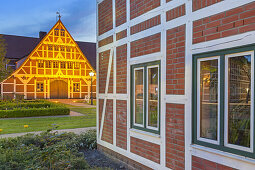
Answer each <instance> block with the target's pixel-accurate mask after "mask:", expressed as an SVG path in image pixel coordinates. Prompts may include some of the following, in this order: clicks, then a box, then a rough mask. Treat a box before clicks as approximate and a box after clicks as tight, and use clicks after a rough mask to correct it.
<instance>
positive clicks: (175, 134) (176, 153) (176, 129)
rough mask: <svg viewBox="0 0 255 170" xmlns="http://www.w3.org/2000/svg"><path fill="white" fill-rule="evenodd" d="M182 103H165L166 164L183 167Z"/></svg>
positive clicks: (170, 166)
mask: <svg viewBox="0 0 255 170" xmlns="http://www.w3.org/2000/svg"><path fill="white" fill-rule="evenodd" d="M184 138H185V134H184V105H183V104H170V103H167V104H166V166H167V167H168V168H171V169H184V168H185V167H184V165H185V159H184V158H185V143H184V140H185V139H184Z"/></svg>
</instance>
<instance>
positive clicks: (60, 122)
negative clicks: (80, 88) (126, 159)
mask: <svg viewBox="0 0 255 170" xmlns="http://www.w3.org/2000/svg"><path fill="white" fill-rule="evenodd" d="M66 106H67V107H69V108H70V110H72V111H75V112H79V113H82V114H84V116H73V117H45V118H43V117H42V118H20V119H1V120H0V129H3V131H2V132H0V134H9V133H21V132H33V131H45V130H48V129H50V128H52V125H53V124H56V125H57V126H58V128H57V129H74V128H84V127H94V126H96V108H83V107H79V106H72V105H66ZM24 125H28V126H29V127H28V128H24Z"/></svg>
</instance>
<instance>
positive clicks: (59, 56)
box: [1, 20, 96, 99]
mask: <svg viewBox="0 0 255 170" xmlns="http://www.w3.org/2000/svg"><path fill="white" fill-rule="evenodd" d="M7 50H8V49H7ZM90 72H94V73H95V69H94V68H93V67H92V65H91V64H90V62H89V60H88V59H87V58H86V56H85V55H84V53H83V52H82V50H81V49H80V47H79V46H78V44H77V43H76V42H75V41H74V39H73V38H72V36H71V35H70V33H69V32H68V31H67V29H66V28H65V26H64V25H63V23H62V22H61V20H58V22H57V23H56V24H55V25H54V26H53V28H52V29H51V30H50V31H49V32H48V34H46V35H45V36H44V37H43V38H42V37H41V39H40V42H39V43H38V45H37V46H36V47H35V48H34V49H33V50H32V52H31V53H30V54H29V55H27V56H26V57H24V58H22V59H20V60H18V61H17V62H16V69H15V70H14V72H13V73H12V74H11V75H10V76H9V77H8V78H7V79H5V80H4V81H3V82H1V95H2V97H3V98H16V97H17V96H24V98H25V99H42V98H51V99H52V98H55V99H56V98H85V97H86V96H88V97H90V92H91V77H90V76H89V73H90ZM95 80H96V74H95V77H92V89H93V92H94V93H93V96H94V95H95V94H96V81H95Z"/></svg>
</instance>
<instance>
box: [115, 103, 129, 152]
mask: <svg viewBox="0 0 255 170" xmlns="http://www.w3.org/2000/svg"><path fill="white" fill-rule="evenodd" d="M116 116H117V122H116V128H117V130H116V145H117V146H118V147H120V148H122V149H125V150H127V101H126V100H117V101H116Z"/></svg>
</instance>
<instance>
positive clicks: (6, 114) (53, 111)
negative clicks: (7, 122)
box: [0, 107, 70, 118]
mask: <svg viewBox="0 0 255 170" xmlns="http://www.w3.org/2000/svg"><path fill="white" fill-rule="evenodd" d="M69 113H70V109H69V108H62V107H52V108H31V109H13V110H0V118H16V117H36V116H56V115H69Z"/></svg>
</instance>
